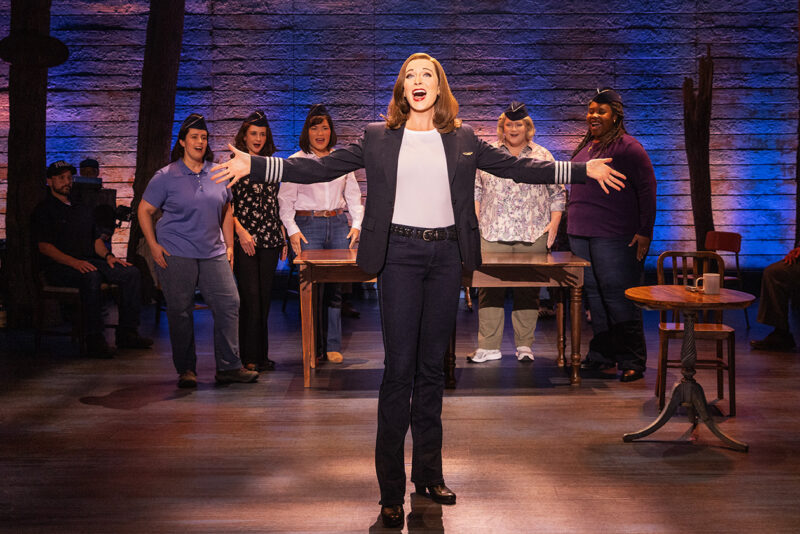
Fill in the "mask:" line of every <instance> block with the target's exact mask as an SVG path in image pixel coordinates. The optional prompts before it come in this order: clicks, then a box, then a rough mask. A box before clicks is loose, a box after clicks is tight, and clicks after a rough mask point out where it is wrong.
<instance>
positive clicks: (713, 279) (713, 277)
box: [695, 273, 719, 295]
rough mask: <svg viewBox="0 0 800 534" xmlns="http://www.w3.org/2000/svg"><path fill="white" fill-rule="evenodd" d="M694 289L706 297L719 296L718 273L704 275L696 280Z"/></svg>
mask: <svg viewBox="0 0 800 534" xmlns="http://www.w3.org/2000/svg"><path fill="white" fill-rule="evenodd" d="M701 285H702V289H701ZM695 287H696V288H697V290H698V291H702V292H703V293H705V294H706V295H719V273H706V274H704V275H703V276H701V277H700V278H698V279H697V282H695Z"/></svg>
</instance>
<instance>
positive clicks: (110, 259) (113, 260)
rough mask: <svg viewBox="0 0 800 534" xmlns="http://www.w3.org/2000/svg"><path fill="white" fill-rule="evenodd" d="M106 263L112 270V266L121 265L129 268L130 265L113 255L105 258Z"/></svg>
mask: <svg viewBox="0 0 800 534" xmlns="http://www.w3.org/2000/svg"><path fill="white" fill-rule="evenodd" d="M106 263H108V266H109V267H111V268H112V269H113V268H114V265H122V266H123V267H130V265H131V264H130V263H128V262H127V261H125V260H123V259H122V258H118V257H116V256H114V255H113V254H112V255H111V256H108V257H107V258H106Z"/></svg>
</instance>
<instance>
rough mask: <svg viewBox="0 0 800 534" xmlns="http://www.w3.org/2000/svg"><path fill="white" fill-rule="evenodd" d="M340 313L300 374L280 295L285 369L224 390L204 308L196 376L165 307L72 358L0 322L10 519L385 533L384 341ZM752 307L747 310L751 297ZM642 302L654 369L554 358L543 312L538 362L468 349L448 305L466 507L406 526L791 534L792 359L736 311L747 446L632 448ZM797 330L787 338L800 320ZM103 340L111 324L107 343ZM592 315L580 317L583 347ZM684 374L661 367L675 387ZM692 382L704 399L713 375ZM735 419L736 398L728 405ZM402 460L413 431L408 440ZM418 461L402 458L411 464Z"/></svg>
mask: <svg viewBox="0 0 800 534" xmlns="http://www.w3.org/2000/svg"><path fill="white" fill-rule="evenodd" d="M355 304H356V306H357V307H358V308H359V309H360V311H361V318H360V319H345V321H344V351H343V352H344V353H345V362H344V363H343V364H341V365H333V364H323V365H322V366H320V367H319V368H318V370H317V371H316V373H315V374H314V377H313V384H314V387H313V388H311V389H304V388H303V375H302V368H301V362H300V335H299V313H298V309H297V301H296V300H295V301H290V303H289V307H288V308H287V312H286V313H285V314H284V313H281V310H280V302H279V301H275V302H274V303H273V311H272V315H271V317H270V321H271V327H270V328H271V335H272V339H271V347H272V350H271V355H272V358H273V359H275V360H276V361H277V363H278V369H277V370H276V371H275V372H272V373H267V374H264V375H262V378H261V380H260V381H259V383H257V384H252V385H251V384H235V385H230V386H215V385H214V383H213V358H212V355H211V347H212V343H211V319H210V313H209V312H208V311H200V312H197V314H196V332H197V345H198V349H199V351H200V354H199V373H200V377H199V378H200V382H201V384H200V387H199V388H198V389H197V390H196V391H185V390H178V389H176V387H175V379H176V377H175V374H174V370H173V368H172V363H171V359H170V348H169V338H168V334H167V327H166V320H165V318H164V317H163V316H162V319H163V320H162V322H161V326H160V327H159V328H155V327H154V325H153V323H152V317H151V316H148V317H147V319H148V320H150V322H149V323H146V324H145V325H144V326H143V328H142V330H143V332H144V333H145V334H148V335H154V337H155V338H156V344H155V348H154V350H151V351H125V352H120V353H118V355H117V357H116V358H115V359H113V360H109V361H96V360H89V359H82V358H79V357H77V356H76V355H75V351H74V349H73V348H72V347H70V346H69V345H68V344H66V343H65V342H64V340H63V339H59V338H49V339H46V340H45V343H44V349H43V353H42V354H39V355H33V354H31V352H30V351H31V350H32V344H33V343H32V336H30V335H28V334H0V343H2V345H0V346H1V347H2V349H3V358H2V360H1V363H0V366H1V367H0V376H1V378H0V406H1V407H2V408H0V414H2V415H0V477H1V478H2V489H0V532H9V533H11V532H13V533H25V532H59V533H73V532H81V533H117V532H120V533H122V532H124V533H128V532H130V533H146V534H153V533H161V532H192V533H196V532H203V533H204V532H224V533H228V532H366V531H369V532H381V531H383V529H382V528H380V525H379V522H378V520H377V514H378V510H379V509H378V504H377V503H378V486H377V482H376V479H375V470H374V465H373V451H374V448H373V447H374V435H375V425H376V423H375V419H376V415H375V414H376V404H377V401H376V398H377V390H378V387H379V384H380V380H381V369H382V357H383V355H382V343H381V336H380V329H379V322H378V318H377V317H378V314H377V306H376V300H375V298H374V294H373V296H372V297H371V298H370V297H367V299H366V300H360V301H356V303H355ZM750 313H751V315H750V317H751V319H753V318H754V316H755V307H754V308H752V309H751V312H750ZM655 319H656V317H655V314H653V313H647V314H646V323H647V324H646V327H647V336H648V341H649V350H650V358H649V364H650V366H651V369H650V370H649V371H648V373H647V374H646V377H645V380H643V381H640V382H636V383H632V384H622V383H620V382H618V381H615V380H614V381H605V380H600V379H584V381H583V385H582V386H581V387H578V388H573V387H570V386H569V383H568V380H567V376H566V375H565V374H563V372H562V371H560V370H559V369H557V368H556V367H555V363H554V362H555V357H556V352H555V345H554V336H555V325H554V322H553V321H552V320H543V321H541V322H540V326H539V329H538V330H537V341H536V343H535V347H534V348H535V351H536V361H535V362H533V363H525V364H520V363H518V362H517V361H516V359H515V358H514V357H513V350H514V348H513V340H512V339H511V333H510V324H508V322H507V324H506V339H505V343H504V346H503V349H504V354H505V355H504V358H503V359H502V360H500V361H496V362H489V363H486V364H481V365H471V364H468V363H466V360H465V356H466V354H467V353H468V352H470V351H472V350H474V345H475V336H476V334H475V332H476V327H477V313H469V312H467V311H465V310H464V309H463V302H462V311H461V312H460V313H459V318H458V320H459V329H458V332H459V337H458V339H457V353H458V369H457V376H458V379H459V384H458V388H457V389H456V390H454V391H448V392H447V393H446V398H445V401H444V413H443V419H444V426H445V434H444V439H445V445H444V468H445V477H446V481H447V483H448V485H449V486H450V487H451V488H453V489H454V490H455V491H456V492H457V493H458V504H457V505H456V506H451V507H442V506H439V505H436V504H433V503H431V502H430V501H428V500H426V499H424V498H421V497H418V496H417V495H414V494H411V492H412V491H413V486H412V485H411V484H410V483H409V485H408V486H409V487H408V493H407V498H406V505H405V510H406V514H409V513H410V514H411V515H410V516H409V518H408V520H407V522H406V525H405V526H404V531H406V532H450V533H456V534H461V533H473V532H475V533H491V532H498V533H506V532H526V533H527V532H542V533H549V532H579V533H584V532H585V533H605V532H608V533H627V532H630V533H643V532H658V533H673V532H674V533H688V532H719V533H731V532H748V533H776V532H787V533H788V532H798V528H799V527H798V524H800V506H798V501H799V500H800V497H798V496H800V455H798V450H800V413H798V409H800V402H798V401H799V400H800V387H799V386H800V384H799V381H800V358H798V353H793V354H781V353H757V352H751V351H750V350H749V347H748V344H747V342H748V339H749V336H753V337H759V338H760V337H762V336H763V335H764V334H765V333H766V332H767V330H768V329H767V328H765V327H763V326H760V325H756V324H755V323H754V327H753V328H752V329H751V330H750V331H749V332H747V331H746V330H745V329H744V321H743V318H742V314H741V312H734V313H729V314H728V315H727V320H728V322H729V323H731V324H734V325H736V326H737V328H741V329H740V330H739V331H738V332H737V334H738V338H737V353H738V358H737V360H738V361H737V372H738V375H737V378H738V388H737V389H738V395H737V396H738V416H737V417H735V418H732V419H728V418H726V417H719V418H718V421H720V422H721V427H722V429H723V430H724V431H725V432H727V433H729V434H730V435H731V436H733V437H736V438H738V439H741V440H742V441H745V442H747V443H749V444H750V452H749V453H746V454H743V453H737V452H733V451H730V450H727V449H724V448H721V447H720V446H718V442H717V440H716V438H714V436H713V435H711V434H710V432H709V431H708V429H707V428H705V427H701V430H700V433H699V440H698V441H697V442H695V443H692V444H690V443H686V442H683V443H680V442H675V441H672V440H676V439H678V438H680V437H681V435H682V434H683V433H684V431H685V430H686V429H687V428H688V423H685V422H684V421H685V419H684V418H680V419H676V418H673V420H672V421H671V422H670V423H668V424H667V426H666V427H665V428H664V429H662V430H660V431H659V432H658V433H656V434H655V435H653V436H651V437H653V438H655V440H654V441H645V442H637V443H623V442H622V434H623V433H625V432H630V431H634V430H638V429H639V428H641V427H643V426H645V425H646V424H648V423H649V422H650V421H652V420H653V418H654V417H655V416H656V405H655V399H654V397H653V386H654V382H655V370H654V369H653V368H652V367H653V366H654V365H655V363H656V349H657V332H656V330H655ZM796 334H797V333H796ZM110 335H111V333H110V332H109V336H110ZM589 337H590V327H589V326H588V325H585V327H584V337H583V339H584V343H583V346H584V353H585V350H586V347H587V346H588V339H589ZM674 350H676V351H677V350H678V343H675V344H674ZM677 376H678V375H677V372H673V373H672V374H671V375H670V379H669V383H670V384H672V382H674V379H675V377H677ZM698 377H699V380H700V382H701V384H703V386H704V388H705V390H706V392H707V393H708V394H713V392H714V391H715V390H716V388H715V387H714V380H715V379H714V376H713V375H712V372H710V371H700V372H699V373H698ZM719 405H720V408H721V409H722V411H723V412H725V413H727V400H724V401H721V402H720V403H719ZM406 450H407V452H406V458H407V461H408V460H410V450H411V449H410V436H409V438H408V441H407V449H406ZM408 467H409V470H410V465H409V466H408Z"/></svg>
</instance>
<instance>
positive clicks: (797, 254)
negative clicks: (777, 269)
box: [783, 247, 800, 265]
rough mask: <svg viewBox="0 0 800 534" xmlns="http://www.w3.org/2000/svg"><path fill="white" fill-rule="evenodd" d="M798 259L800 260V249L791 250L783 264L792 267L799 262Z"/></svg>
mask: <svg viewBox="0 0 800 534" xmlns="http://www.w3.org/2000/svg"><path fill="white" fill-rule="evenodd" d="M797 258H800V247H797V248H793V249H792V250H790V251H789V253H788V254H787V255H786V257H785V258H783V263H785V264H786V265H791V264H793V263H794V262H796V261H797Z"/></svg>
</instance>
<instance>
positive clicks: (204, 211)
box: [138, 113, 258, 388]
mask: <svg viewBox="0 0 800 534" xmlns="http://www.w3.org/2000/svg"><path fill="white" fill-rule="evenodd" d="M213 157H214V155H213V153H212V152H211V149H210V148H209V147H208V127H206V123H205V120H204V119H203V116H202V115H199V114H197V113H192V114H191V115H189V117H187V118H186V120H185V121H183V124H181V128H180V130H179V132H178V140H177V141H176V143H175V146H174V147H173V148H172V163H170V164H169V165H167V166H166V167H164V168H162V169H159V170H158V171H157V172H156V174H155V175H154V176H153V178H152V179H151V180H150V183H149V184H148V185H147V189H146V190H145V192H144V195H142V200H141V202H140V203H139V210H138V216H139V225H140V226H141V228H142V233H143V234H144V237H145V239H146V240H147V244H148V246H149V247H150V252H151V254H152V255H153V260H154V261H155V264H156V274H157V275H158V280H159V282H160V283H161V289H162V291H163V292H164V300H165V301H166V304H167V319H168V320H169V337H170V342H171V343H172V360H173V362H174V364H175V369H176V370H177V371H178V375H179V378H178V387H182V388H192V387H196V386H197V368H196V364H197V353H196V350H195V342H194V320H193V317H192V313H193V310H194V293H195V288H196V287H198V286H199V287H200V293H202V295H203V299H204V300H205V302H206V303H207V304H208V305H209V307H210V308H211V311H212V313H213V316H214V357H215V358H216V364H217V372H216V379H217V381H218V382H255V381H256V380H257V379H258V373H257V372H256V371H249V370H247V369H244V368H242V362H241V360H240V359H239V293H238V291H237V289H236V283H235V282H234V279H233V273H232V272H231V264H232V261H233V215H232V211H231V192H230V190H229V189H226V188H225V186H224V185H218V184H215V183H214V182H212V181H211V180H209V179H208V177H209V176H210V174H209V169H210V168H211V167H212V165H213V163H212V159H213ZM158 210H161V211H162V213H163V215H162V217H161V218H160V219H159V220H158V223H157V224H156V225H155V227H154V225H153V216H154V215H155V214H156V211H158Z"/></svg>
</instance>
